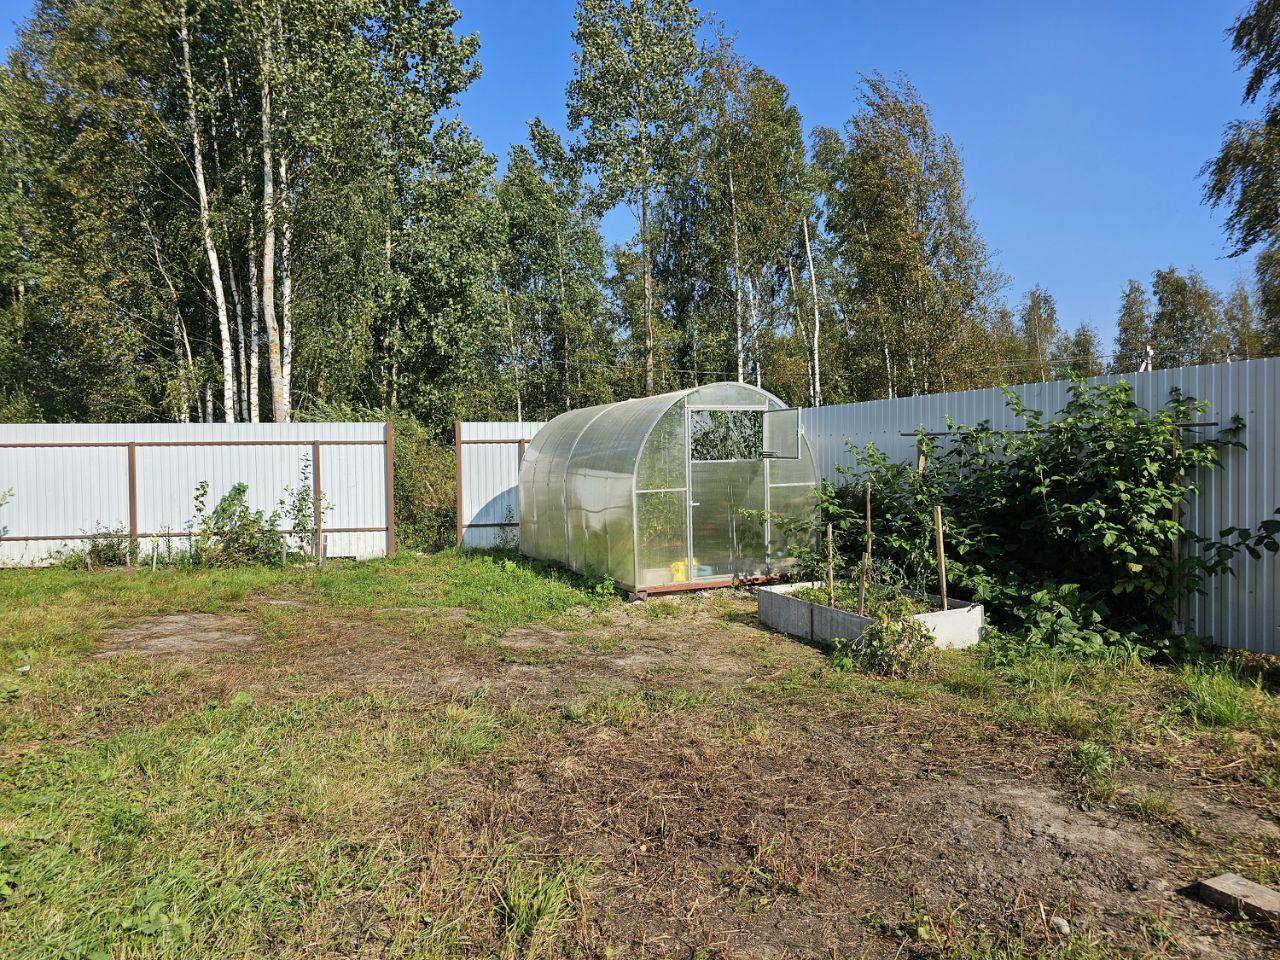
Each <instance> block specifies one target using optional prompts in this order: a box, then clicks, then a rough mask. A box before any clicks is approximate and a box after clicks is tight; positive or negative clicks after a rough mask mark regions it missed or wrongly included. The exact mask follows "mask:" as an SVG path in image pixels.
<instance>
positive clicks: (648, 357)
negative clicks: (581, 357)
mask: <svg viewBox="0 0 1280 960" xmlns="http://www.w3.org/2000/svg"><path fill="white" fill-rule="evenodd" d="M640 255H641V257H642V258H643V259H644V393H645V396H647V397H651V396H653V264H652V263H651V262H650V260H649V191H648V188H646V189H645V191H644V193H643V194H642V195H641V197H640Z"/></svg>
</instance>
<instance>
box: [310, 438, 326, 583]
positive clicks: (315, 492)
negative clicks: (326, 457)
mask: <svg viewBox="0 0 1280 960" xmlns="http://www.w3.org/2000/svg"><path fill="white" fill-rule="evenodd" d="M311 509H312V511H313V512H314V514H315V546H314V548H313V549H314V556H315V558H316V563H319V562H320V551H321V549H322V547H323V543H324V541H323V540H322V539H321V536H322V532H323V529H324V494H323V493H321V487H320V441H319V440H313V441H311Z"/></svg>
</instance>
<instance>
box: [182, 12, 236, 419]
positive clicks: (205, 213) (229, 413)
mask: <svg viewBox="0 0 1280 960" xmlns="http://www.w3.org/2000/svg"><path fill="white" fill-rule="evenodd" d="M178 36H179V38H180V39H181V41H182V79H183V84H184V85H185V87H186V92H187V127H188V133H189V134H190V135H191V153H192V161H193V163H192V166H193V172H194V175H195V181H196V195H197V198H198V199H199V202H200V232H201V233H202V234H203V235H204V251H205V256H206V258H207V259H208V261H209V274H210V279H211V281H212V284H213V300H214V307H215V309H216V310H217V313H218V334H219V336H220V337H221V339H222V408H223V415H224V417H225V418H226V421H227V423H234V422H235V419H236V407H235V367H234V362H233V360H232V348H231V329H230V324H229V323H228V319H227V297H226V294H225V293H224V292H223V288H222V265H221V263H220V262H219V259H218V248H217V246H216V245H215V244H214V242H213V228H212V227H211V226H210V222H209V191H208V188H207V186H206V185H205V180H204V158H203V151H202V149H201V145H200V121H199V118H198V117H197V116H196V93H195V81H194V79H193V78H192V75H191V40H190V37H189V35H188V31H187V6H186V4H185V3H184V4H183V5H182V17H181V20H180V21H179V28H178Z"/></svg>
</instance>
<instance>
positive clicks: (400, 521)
mask: <svg viewBox="0 0 1280 960" xmlns="http://www.w3.org/2000/svg"><path fill="white" fill-rule="evenodd" d="M304 417H305V419H308V420H312V421H334V420H338V421H350V422H355V423H386V422H387V421H388V420H390V421H391V427H392V436H393V444H394V450H395V467H394V469H393V487H394V492H395V514H396V540H397V542H398V543H399V545H400V546H401V547H402V548H404V549H409V550H442V549H444V548H445V547H451V546H454V545H455V543H456V542H457V506H456V502H455V497H456V486H457V484H456V480H455V473H454V471H455V459H454V449H453V445H452V444H451V443H446V442H443V441H442V440H441V439H440V438H439V437H438V436H436V435H434V434H432V432H431V431H430V430H428V429H427V428H426V427H424V426H423V425H422V424H420V423H419V422H418V421H417V420H415V419H414V418H413V417H411V416H409V415H408V414H407V413H403V412H401V411H398V410H396V411H388V410H382V409H374V408H369V407H358V406H354V405H352V404H335V403H329V404H318V405H313V406H311V407H308V408H307V409H306V410H305V411H304Z"/></svg>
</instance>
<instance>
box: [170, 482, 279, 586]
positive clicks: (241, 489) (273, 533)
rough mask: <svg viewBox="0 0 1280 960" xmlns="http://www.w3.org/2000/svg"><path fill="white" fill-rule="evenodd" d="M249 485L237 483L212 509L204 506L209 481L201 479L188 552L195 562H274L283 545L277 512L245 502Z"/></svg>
mask: <svg viewBox="0 0 1280 960" xmlns="http://www.w3.org/2000/svg"><path fill="white" fill-rule="evenodd" d="M248 495H249V485H248V484H245V483H237V484H235V485H234V486H232V488H231V489H230V490H228V491H227V492H226V493H225V494H224V495H223V497H222V499H221V500H219V501H218V503H217V506H215V507H214V508H213V509H212V510H208V509H207V508H206V505H205V503H206V500H207V498H208V496H209V484H208V483H207V482H205V481H201V482H200V484H199V485H198V486H197V487H196V495H195V532H194V535H193V537H192V540H191V554H192V558H193V559H194V560H195V562H197V563H200V564H204V565H207V566H211V567H234V566H239V565H241V564H246V563H273V562H276V561H278V560H279V558H280V555H281V552H282V550H283V548H284V534H282V533H281V532H280V530H279V527H280V512H279V511H278V510H276V511H273V512H272V513H270V514H265V513H263V512H262V511H261V510H252V509H250V507H249V503H248Z"/></svg>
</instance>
